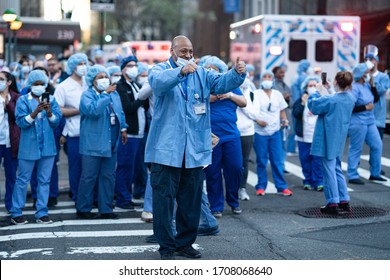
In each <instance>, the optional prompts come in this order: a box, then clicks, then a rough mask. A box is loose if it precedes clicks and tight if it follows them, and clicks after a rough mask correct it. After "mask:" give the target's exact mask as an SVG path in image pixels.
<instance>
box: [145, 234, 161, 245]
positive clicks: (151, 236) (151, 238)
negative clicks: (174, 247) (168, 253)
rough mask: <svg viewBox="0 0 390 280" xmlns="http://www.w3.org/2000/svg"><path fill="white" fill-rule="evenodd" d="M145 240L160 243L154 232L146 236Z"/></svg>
mask: <svg viewBox="0 0 390 280" xmlns="http://www.w3.org/2000/svg"><path fill="white" fill-rule="evenodd" d="M145 242H146V243H158V241H157V238H156V236H155V235H154V234H152V235H149V236H146V237H145Z"/></svg>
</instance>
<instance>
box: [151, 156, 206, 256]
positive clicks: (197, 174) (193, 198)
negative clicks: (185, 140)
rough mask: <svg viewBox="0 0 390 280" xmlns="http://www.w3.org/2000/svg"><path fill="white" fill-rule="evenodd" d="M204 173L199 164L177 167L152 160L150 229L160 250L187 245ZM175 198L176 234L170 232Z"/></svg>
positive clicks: (193, 230)
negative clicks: (151, 217) (151, 226)
mask: <svg viewBox="0 0 390 280" xmlns="http://www.w3.org/2000/svg"><path fill="white" fill-rule="evenodd" d="M203 179H204V173H203V168H202V167H197V168H184V166H183V167H181V168H177V167H172V166H166V165H162V164H158V163H152V166H151V174H150V183H151V185H152V189H153V231H154V235H155V236H156V238H157V240H158V243H159V244H160V249H159V252H160V254H166V253H168V252H173V251H175V250H180V249H182V248H184V247H186V246H191V245H192V244H193V243H194V242H195V240H196V236H197V231H198V226H199V217H200V207H201V200H202V188H203ZM175 201H176V202H177V212H176V230H177V234H176V236H175V235H174V233H173V232H172V223H171V221H172V217H174V203H175Z"/></svg>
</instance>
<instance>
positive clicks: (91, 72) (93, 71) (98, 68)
mask: <svg viewBox="0 0 390 280" xmlns="http://www.w3.org/2000/svg"><path fill="white" fill-rule="evenodd" d="M99 73H106V75H107V77H110V75H109V74H108V72H107V69H106V68H105V67H104V66H102V65H100V64H95V65H94V66H92V67H89V68H88V71H87V75H85V81H86V83H87V85H88V87H92V84H93V80H94V79H95V77H96V76H97V75H98V74H99Z"/></svg>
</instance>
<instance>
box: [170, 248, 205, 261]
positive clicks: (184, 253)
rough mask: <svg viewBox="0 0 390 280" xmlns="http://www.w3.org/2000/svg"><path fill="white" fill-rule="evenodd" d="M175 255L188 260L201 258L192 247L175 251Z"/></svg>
mask: <svg viewBox="0 0 390 280" xmlns="http://www.w3.org/2000/svg"><path fill="white" fill-rule="evenodd" d="M176 255H177V256H181V257H185V258H189V259H200V258H201V257H202V254H201V253H200V252H199V251H198V250H195V249H194V248H193V247H192V246H186V247H184V248H181V249H177V250H176Z"/></svg>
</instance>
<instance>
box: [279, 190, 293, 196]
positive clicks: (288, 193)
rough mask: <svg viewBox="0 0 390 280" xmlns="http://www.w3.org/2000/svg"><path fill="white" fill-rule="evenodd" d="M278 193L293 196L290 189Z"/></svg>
mask: <svg viewBox="0 0 390 280" xmlns="http://www.w3.org/2000/svg"><path fill="white" fill-rule="evenodd" d="M278 194H281V195H283V196H292V195H293V192H292V191H290V190H289V189H284V190H282V191H281V192H278Z"/></svg>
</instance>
